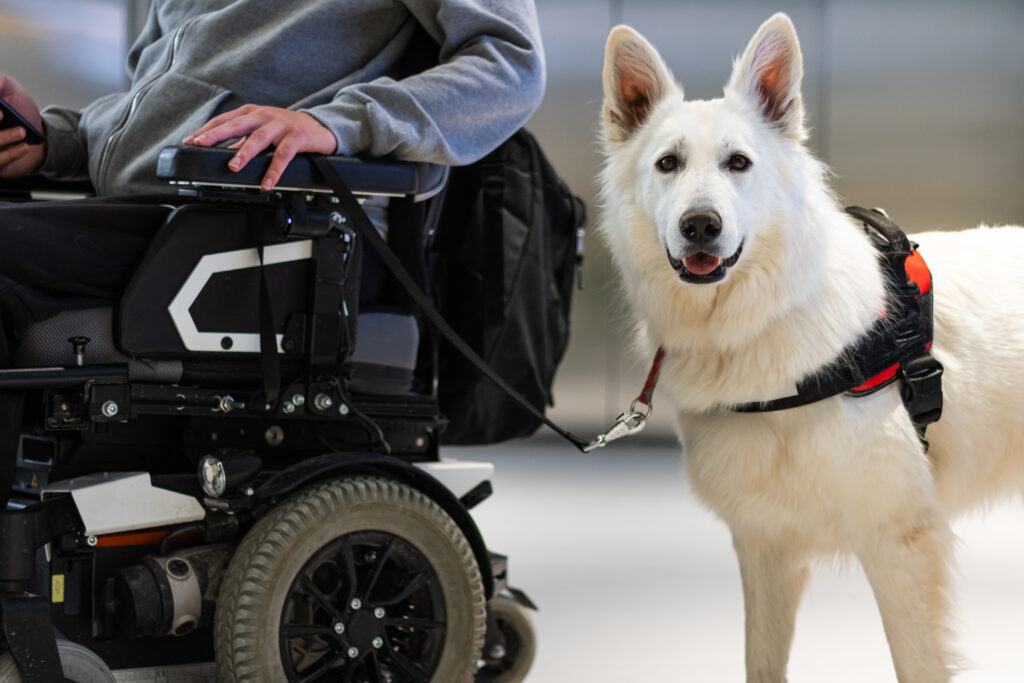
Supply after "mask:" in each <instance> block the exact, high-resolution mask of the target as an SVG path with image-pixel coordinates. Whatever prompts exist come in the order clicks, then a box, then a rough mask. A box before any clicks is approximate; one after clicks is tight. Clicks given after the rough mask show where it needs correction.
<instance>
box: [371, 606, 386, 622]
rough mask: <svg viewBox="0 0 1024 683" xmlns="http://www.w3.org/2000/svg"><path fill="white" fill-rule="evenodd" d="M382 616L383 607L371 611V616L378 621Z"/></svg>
mask: <svg viewBox="0 0 1024 683" xmlns="http://www.w3.org/2000/svg"><path fill="white" fill-rule="evenodd" d="M384 614H385V612H384V608H383V607H378V608H376V609H375V610H373V616H375V617H377V618H378V619H383V618H384Z"/></svg>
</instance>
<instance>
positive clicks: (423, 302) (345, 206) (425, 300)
mask: <svg viewBox="0 0 1024 683" xmlns="http://www.w3.org/2000/svg"><path fill="white" fill-rule="evenodd" d="M310 158H311V159H312V161H313V163H314V164H315V165H316V167H317V169H318V170H319V171H320V174H321V175H323V177H324V180H326V181H327V184H328V185H329V186H330V188H331V190H333V191H334V196H335V197H337V199H338V202H339V205H340V207H341V209H342V210H343V211H344V212H345V214H346V215H347V216H348V218H349V220H351V221H352V224H353V226H354V227H355V229H356V230H357V231H358V232H359V236H360V237H361V238H363V239H364V240H365V241H366V243H367V244H369V245H370V246H371V247H372V248H373V249H374V251H376V252H377V255H378V256H380V259H381V261H383V262H384V265H385V266H386V267H387V269H388V270H389V271H391V274H392V275H393V276H394V277H395V279H396V280H397V281H398V283H399V284H400V285H401V286H402V288H403V289H405V291H406V292H407V293H408V294H409V297H410V298H411V299H412V301H413V303H415V304H416V307H417V308H419V309H420V312H422V313H423V315H424V316H426V318H427V320H428V321H430V324H431V325H432V326H433V327H434V329H436V330H437V331H438V333H440V334H441V335H442V336H444V337H445V339H447V340H448V341H449V342H451V344H452V346H454V347H455V348H456V350H458V352H459V353H461V354H462V355H463V356H465V357H466V359H467V360H469V361H470V362H471V363H472V364H473V365H474V366H476V368H477V369H478V370H480V372H482V373H483V374H484V375H485V376H487V378H488V379H490V380H491V381H492V382H494V383H495V384H497V385H498V388H500V389H501V390H502V391H504V392H505V393H506V394H508V395H509V397H511V398H512V399H513V400H514V401H515V402H516V403H518V404H519V405H521V406H522V407H523V409H524V410H526V411H528V412H529V413H530V414H531V415H533V416H534V417H536V418H537V419H538V420H540V421H541V422H543V423H544V424H545V425H547V426H548V427H550V428H551V429H552V430H554V431H555V433H557V434H558V435H559V436H561V437H562V438H564V439H566V440H567V441H569V442H571V443H572V444H573V445H574V446H576V448H578V449H579V450H581V451H583V450H584V448H585V447H586V446H587V442H586V441H583V440H582V439H580V438H579V437H577V436H575V435H574V434H572V433H571V432H569V431H567V430H565V429H562V428H561V427H559V426H558V425H556V424H555V423H554V422H552V421H551V420H549V419H548V418H547V416H546V415H544V413H543V412H542V411H540V410H537V408H535V407H534V405H533V404H532V403H530V401H529V399H527V398H526V397H525V396H523V395H522V394H520V393H519V392H518V391H516V390H515V389H514V388H513V387H512V386H511V385H509V383H508V382H506V381H505V380H504V379H502V378H501V376H500V375H499V374H498V373H497V372H495V371H494V368H492V367H491V366H490V365H488V364H487V362H486V361H485V360H484V359H483V358H481V357H480V356H479V355H478V354H477V353H476V352H475V351H474V350H473V348H472V347H471V346H470V345H469V344H467V343H466V342H465V340H463V339H462V337H460V336H459V334H458V333H457V332H456V331H455V330H454V329H452V327H451V325H449V324H448V322H447V321H446V320H445V319H444V317H443V316H442V315H441V313H440V312H439V311H438V310H437V308H436V307H435V306H434V303H433V302H432V301H431V300H430V297H429V296H427V294H426V292H424V291H423V289H422V288H420V286H419V285H418V284H416V281H415V280H414V279H413V277H412V276H411V275H410V274H409V273H408V271H407V270H406V269H405V266H403V265H402V262H401V261H400V260H399V259H398V257H397V256H395V254H394V252H392V251H391V248H390V247H388V245H387V242H385V241H384V239H383V238H382V237H381V236H380V234H379V233H378V232H377V230H376V228H374V227H373V225H372V224H371V223H370V219H369V218H367V216H366V213H365V212H364V211H363V207H362V206H360V205H359V201H358V200H357V199H356V198H355V197H354V196H353V195H352V192H351V191H350V190H349V189H348V185H346V184H345V181H344V180H342V178H341V176H340V175H339V174H338V172H337V171H335V170H334V168H333V167H332V166H331V164H330V162H328V161H327V159H325V158H324V157H322V156H320V155H315V154H314V155H310Z"/></svg>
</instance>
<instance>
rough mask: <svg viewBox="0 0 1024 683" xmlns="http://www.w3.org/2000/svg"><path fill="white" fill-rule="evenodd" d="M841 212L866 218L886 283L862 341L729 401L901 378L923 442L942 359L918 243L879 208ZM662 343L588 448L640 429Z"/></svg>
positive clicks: (843, 389) (818, 393)
mask: <svg viewBox="0 0 1024 683" xmlns="http://www.w3.org/2000/svg"><path fill="white" fill-rule="evenodd" d="M846 212H847V213H849V214H850V215H851V216H854V217H855V218H857V219H858V220H860V221H861V222H863V223H864V230H865V232H867V234H868V235H869V236H870V238H871V240H872V243H873V244H874V246H875V248H876V249H877V250H878V260H879V263H880V265H881V267H882V275H883V277H884V278H885V283H886V289H887V291H888V293H889V296H888V298H887V302H886V308H885V310H884V311H883V312H882V314H881V315H880V316H879V318H878V320H877V321H876V322H875V324H874V325H873V326H872V327H871V329H870V330H869V331H868V332H867V334H865V335H864V337H862V338H861V339H860V340H858V341H857V342H855V343H854V344H852V345H851V346H849V347H847V348H846V349H845V350H844V351H843V352H842V353H840V354H839V357H838V358H836V359H835V360H834V361H832V362H831V363H829V364H828V365H826V366H824V367H822V368H820V369H819V370H817V371H816V372H814V373H812V374H811V375H808V376H807V377H805V378H804V379H803V380H801V381H800V382H798V383H797V386H796V390H797V391H796V393H795V394H793V395H791V396H784V397H781V398H776V399H773V400H770V401H762V402H756V403H743V404H740V405H737V406H732V407H731V410H734V411H736V412H740V413H762V412H768V411H775V410H787V409H789V408H797V407H799V406H805V405H807V404H809V403H814V402H816V401H821V400H823V399H826V398H831V397H832V396H838V395H839V394H846V395H847V396H854V397H860V396H867V395H868V394H872V393H874V392H876V391H878V390H879V389H881V388H883V387H886V386H888V385H890V384H892V383H893V382H896V381H899V382H900V393H901V395H902V397H903V405H904V406H906V409H907V412H908V413H910V418H911V420H912V421H913V423H914V427H915V428H916V429H917V433H918V436H919V437H920V439H921V442H922V443H923V444H924V446H925V449H927V448H928V442H927V441H925V438H924V433H925V429H927V427H928V425H929V424H931V423H932V422H935V421H936V420H938V419H939V417H940V416H941V414H942V364H941V363H939V361H937V360H935V358H933V357H932V355H931V346H932V329H933V326H932V299H933V297H932V280H931V272H930V271H929V270H928V265H927V264H926V263H925V261H924V257H922V256H921V254H920V253H919V252H918V251H917V245H916V244H914V243H913V242H911V241H910V240H909V239H908V238H907V236H906V234H904V232H903V231H902V230H900V229H899V227H897V226H896V224H895V223H893V222H892V221H891V220H890V219H889V217H888V216H887V215H885V213H884V212H883V211H881V210H879V209H863V208H861V207H857V206H851V207H848V208H847V209H846ZM664 357H665V351H664V349H658V352H657V354H656V355H655V358H654V364H653V366H652V367H651V372H650V373H649V375H648V377H647V382H646V383H645V384H644V389H643V391H642V392H641V393H640V395H639V396H637V398H636V399H635V400H634V401H633V404H632V405H631V406H630V409H629V411H628V412H626V413H623V414H622V415H620V416H619V418H618V420H617V421H616V423H615V425H614V426H613V427H612V428H611V429H609V430H608V431H607V432H605V433H604V434H601V435H599V436H598V437H597V439H596V440H595V441H593V442H592V443H591V444H590V445H589V446H588V447H587V450H593V449H594V448H600V447H603V446H605V445H606V444H607V443H608V442H609V441H612V440H614V439H617V438H621V437H623V436H627V435H628V434H634V433H636V432H638V431H640V430H641V429H643V426H644V422H645V421H646V420H647V417H648V416H649V415H650V412H651V405H652V403H651V396H652V394H653V393H654V386H655V384H656V383H657V381H658V374H659V372H660V370H661V362H662V360H663V359H664Z"/></svg>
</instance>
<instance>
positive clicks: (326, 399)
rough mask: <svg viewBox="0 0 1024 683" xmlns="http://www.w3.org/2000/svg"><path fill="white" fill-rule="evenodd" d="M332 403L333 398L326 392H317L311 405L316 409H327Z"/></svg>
mask: <svg viewBox="0 0 1024 683" xmlns="http://www.w3.org/2000/svg"><path fill="white" fill-rule="evenodd" d="M333 405H334V399H333V398H331V397H330V396H328V395H327V394H317V395H316V397H315V398H314V399H313V406H314V407H316V409H317V410H327V409H328V408H330V407H331V406H333Z"/></svg>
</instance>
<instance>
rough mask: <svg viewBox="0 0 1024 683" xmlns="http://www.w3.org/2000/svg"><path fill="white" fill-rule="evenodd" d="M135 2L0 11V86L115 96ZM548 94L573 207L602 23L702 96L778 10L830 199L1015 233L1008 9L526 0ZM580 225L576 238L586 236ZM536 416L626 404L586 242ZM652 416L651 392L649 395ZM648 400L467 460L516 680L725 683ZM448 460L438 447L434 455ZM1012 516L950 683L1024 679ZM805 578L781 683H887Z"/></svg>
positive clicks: (693, 512)
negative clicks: (508, 585)
mask: <svg viewBox="0 0 1024 683" xmlns="http://www.w3.org/2000/svg"><path fill="white" fill-rule="evenodd" d="M147 5H148V0H0V70H3V71H6V72H7V73H9V74H11V75H13V76H15V77H16V78H17V79H18V80H20V81H21V82H22V83H23V84H24V85H25V86H26V87H28V88H29V90H30V91H31V92H33V93H34V94H35V95H36V98H37V100H38V101H39V102H40V103H41V104H42V103H60V104H64V105H71V106H77V105H84V104H85V103H87V102H89V101H91V100H92V99H93V98H94V97H96V96H98V95H100V94H103V93H107V92H111V91H113V90H116V89H120V88H122V87H123V86H124V84H125V81H124V72H123V58H124V54H125V51H126V49H127V46H128V45H129V44H130V43H131V41H132V39H133V37H134V35H135V32H136V31H137V29H138V27H139V26H140V25H141V20H142V19H143V18H144V16H145V9H146V7H147ZM537 7H538V11H539V14H540V20H541V26H542V28H543V32H544V40H545V48H546V53H547V61H548V69H549V75H548V91H547V97H546V99H545V101H544V103H543V105H542V106H541V108H540V110H539V111H538V112H537V113H536V115H535V116H534V117H533V119H532V121H531V122H530V124H529V128H530V129H531V130H532V131H533V132H534V133H535V134H536V135H537V137H538V138H539V139H540V140H541V142H542V144H543V145H544V147H545V148H546V150H547V152H548V154H549V156H550V158H551V160H552V162H553V163H554V165H555V167H556V168H557V169H558V170H559V172H560V173H561V174H562V176H563V177H564V178H565V179H566V181H567V182H568V183H569V185H570V186H571V187H572V188H573V190H574V191H575V192H576V193H577V194H579V195H581V196H582V197H583V198H584V199H585V200H586V201H587V203H588V206H589V207H590V211H591V216H592V218H593V217H595V216H596V215H597V213H598V211H599V209H598V208H597V207H595V206H594V197H595V192H596V187H595V183H594V177H595V175H596V172H597V169H598V167H599V164H600V159H599V157H598V154H597V144H596V139H597V135H596V130H597V122H598V114H599V111H600V104H601V97H602V95H601V67H602V62H603V50H604V41H605V37H606V36H607V34H608V31H609V29H610V28H611V27H612V26H614V25H615V24H618V23H626V24H630V25H632V26H634V27H635V28H637V29H638V30H640V31H641V33H643V34H644V35H645V36H647V38H648V39H649V40H650V41H651V42H652V43H653V44H654V45H655V46H656V47H657V48H658V50H659V51H660V52H661V54H662V55H663V57H664V58H665V60H666V61H667V62H668V64H669V66H670V67H671V68H672V70H673V71H674V73H675V76H676V77H677V78H678V79H679V80H680V81H681V82H682V83H683V85H684V87H685V91H686V94H687V96H688V97H690V98H697V99H706V98H713V97H718V96H719V95H720V94H721V87H722V85H723V84H724V83H725V81H726V80H727V78H728V76H729V73H730V70H731V62H732V59H733V58H734V57H735V56H737V55H738V54H739V53H740V52H741V51H742V49H743V47H744V46H745V45H746V43H747V41H748V40H749V38H750V36H751V35H753V33H754V31H755V30H756V29H757V27H758V25H759V24H760V23H761V22H762V21H763V20H764V19H766V18H767V17H768V16H769V15H770V14H772V13H773V12H775V11H785V12H787V13H788V14H789V15H790V17H791V18H792V19H793V21H794V23H795V24H796V27H797V31H798V33H799V36H800V40H801V44H802V47H803V51H804V66H805V71H806V73H805V79H804V96H805V103H806V106H807V110H808V116H809V124H810V127H811V129H812V137H811V140H810V145H811V147H812V148H813V149H814V150H815V151H816V152H817V154H818V155H819V156H820V157H821V158H823V159H824V160H825V161H826V162H827V163H828V164H829V165H830V166H831V167H832V169H833V170H834V172H835V174H836V175H835V187H836V190H837V192H838V194H839V196H840V197H841V199H842V201H843V202H845V203H848V204H860V205H865V206H881V207H884V208H885V209H886V210H887V211H888V212H889V213H890V215H891V216H893V218H894V219H895V220H896V221H897V223H899V224H901V225H902V226H903V227H904V228H905V229H906V230H908V231H910V232H913V231H920V230H925V229H932V228H961V227H970V226H973V225H976V224H978V223H989V224H1000V223H1017V224H1021V223H1024V191H1022V189H1021V188H1022V182H1021V181H1022V179H1024V113H1022V112H1024V2H1021V0H974V1H972V2H963V1H962V0H958V1H952V0H951V1H941V0H939V1H928V2H924V1H903V2H883V1H880V0H879V1H874V2H873V1H870V0H805V1H792V0H784V1H778V2H774V3H765V2H757V1H754V0H747V1H741V0H727V1H721V2H711V1H709V0H704V1H702V2H698V1H689V0H633V1H631V2H625V0H537ZM592 223H593V221H592ZM584 280H585V285H586V288H585V289H584V290H583V291H582V292H579V293H578V294H577V299H576V301H575V307H574V312H573V339H572V342H571V346H570V349H569V352H568V354H567V358H566V360H565V362H564V364H563V366H562V369H561V371H560V374H559V377H558V380H557V382H556V387H555V399H556V403H557V405H556V406H555V408H554V410H553V411H552V413H551V414H552V416H553V417H554V418H555V419H556V420H559V421H562V422H564V423H565V425H566V426H568V427H569V428H571V429H573V430H575V431H577V432H579V433H581V434H584V435H591V434H594V433H596V432H597V431H599V430H601V429H603V428H604V427H606V426H607V425H608V424H609V422H610V421H611V420H612V419H613V418H614V417H615V415H617V414H618V413H619V412H621V411H622V410H623V409H624V408H626V407H627V406H628V405H629V402H630V400H631V399H632V398H633V397H634V396H635V395H636V394H637V392H638V391H639V389H640V386H641V385H642V383H643V380H644V377H645V374H646V371H647V366H648V364H649V362H650V359H647V358H636V357H634V356H633V355H631V352H630V350H629V325H630V323H629V320H628V316H627V314H626V312H625V310H624V309H623V308H622V307H621V305H620V304H619V303H618V302H617V300H618V297H617V296H616V286H615V284H614V276H613V273H612V272H611V268H610V265H609V259H608V255H607V253H606V251H605V250H604V247H603V245H602V244H601V243H600V241H599V239H598V238H597V237H596V235H594V234H593V233H592V234H591V236H590V237H589V239H588V243H587V258H586V265H585V272H584ZM655 402H656V403H658V399H657V398H656V399H655ZM666 408H667V406H665V405H664V402H662V404H661V405H659V409H657V410H656V411H655V419H654V421H653V424H652V425H651V426H650V427H649V428H648V430H647V432H645V433H644V436H643V437H642V438H638V439H637V440H636V442H635V443H633V444H631V445H628V446H627V445H620V446H616V447H613V448H609V449H606V451H605V452H603V453H601V454H599V455H598V456H591V457H589V458H587V459H584V458H582V457H581V456H578V455H575V454H574V453H573V452H572V451H571V450H570V449H569V448H568V447H565V446H562V445H559V444H556V443H554V442H552V441H550V440H549V437H547V436H546V435H544V434H540V435H538V437H535V438H534V439H531V440H528V441H526V442H520V443H514V444H508V445H504V446H501V447H496V448H494V447H492V448H486V449H451V450H452V451H454V454H455V455H456V456H458V457H466V458H478V459H484V460H492V461H495V462H496V463H497V465H498V471H497V474H496V476H495V487H496V489H497V492H498V493H497V495H495V496H494V498H493V499H492V500H490V501H488V502H487V504H485V505H483V506H482V507H481V508H480V511H479V513H477V518H478V521H479V523H480V525H481V526H482V528H483V531H484V536H485V538H486V539H487V540H488V543H489V544H490V545H491V546H492V547H494V548H496V549H498V550H500V551H503V552H507V553H509V554H510V556H511V557H512V565H511V567H512V570H511V576H512V578H513V583H514V584H517V585H521V586H522V587H523V588H524V589H525V590H526V591H527V592H528V593H529V594H530V595H531V596H532V597H533V598H534V599H535V601H536V602H538V604H540V605H541V607H542V610H541V612H539V613H537V614H536V615H535V616H536V619H535V621H536V623H537V627H538V631H539V632H540V654H539V656H538V661H537V664H536V666H535V670H534V674H533V676H531V679H530V680H536V681H541V682H561V681H581V682H586V683H590V682H599V681H608V682H611V681H616V682H620V681H653V680H659V681H661V680H670V681H710V682H717V681H738V680H741V679H742V658H743V657H742V605H741V600H740V594H739V590H740V589H739V580H738V573H737V571H736V568H735V560H734V559H733V557H732V550H731V546H730V541H729V536H728V532H727V530H726V529H725V527H724V526H723V525H722V524H721V523H720V522H718V521H717V520H715V519H714V518H713V517H712V516H711V515H710V514H709V513H708V512H707V511H705V510H703V509H702V508H701V507H700V506H699V504H697V503H696V501H694V499H693V498H692V496H691V495H690V494H689V493H687V489H686V482H685V477H684V475H683V473H682V470H681V460H680V457H679V453H678V449H677V448H676V447H675V445H674V440H673V437H672V427H671V423H670V420H669V419H668V416H667V415H666V413H667V412H668V410H667V409H666ZM449 454H451V453H449ZM1021 512H1022V509H1021V506H1020V505H1019V504H1017V503H1016V502H1011V503H1007V504H1005V505H1002V506H996V507H993V508H992V509H991V510H989V511H988V512H987V514H986V515H985V516H984V517H977V518H970V519H968V520H966V521H963V522H960V524H959V526H958V527H957V529H958V532H959V533H960V534H961V536H962V538H963V539H964V544H963V549H962V550H961V552H960V577H959V579H958V582H957V586H958V589H959V592H960V595H961V600H960V601H959V607H958V612H957V615H958V620H959V626H958V631H959V632H960V634H961V635H960V639H959V642H960V644H961V649H962V651H963V652H964V654H965V659H966V661H965V669H966V670H965V673H964V674H963V675H962V676H961V677H960V678H958V680H960V681H964V682H967V681H970V682H974V683H981V682H983V681H984V682H988V683H992V682H996V681H998V682H1000V683H1001V682H1004V681H1005V682H1009V681H1016V682H1019V681H1022V680H1024V654H1022V653H1021V651H1020V647H1019V645H1020V643H1021V642H1024V626H1022V624H1024V620H1022V619H1021V618H1020V615H1021V614H1022V613H1024V542H1022V541H1021V539H1022V538H1024V534H1022V533H1021V529H1022V522H1024V517H1022V515H1021ZM833 569H834V568H832V567H825V568H824V570H823V571H819V572H818V573H817V574H816V575H815V580H814V583H813V584H812V588H811V591H810V594H809V595H808V597H807V599H806V602H805V605H804V607H803V608H802V611H801V614H800V621H799V623H798V626H797V638H796V642H795V644H794V652H793V662H792V666H791V679H790V680H791V681H794V682H799V681H822V680H827V681H830V682H835V681H851V682H852V681H894V680H895V677H894V675H893V674H892V671H891V669H892V666H891V663H890V662H889V659H888V653H887V650H886V647H885V641H884V635H883V634H882V630H881V622H880V620H879V618H878V614H877V610H876V609H875V607H874V604H873V601H872V598H871V593H870V589H869V588H868V586H867V584H866V582H865V581H864V579H863V576H862V575H860V574H859V572H858V571H857V570H856V568H855V567H845V568H842V571H834V570H833Z"/></svg>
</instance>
